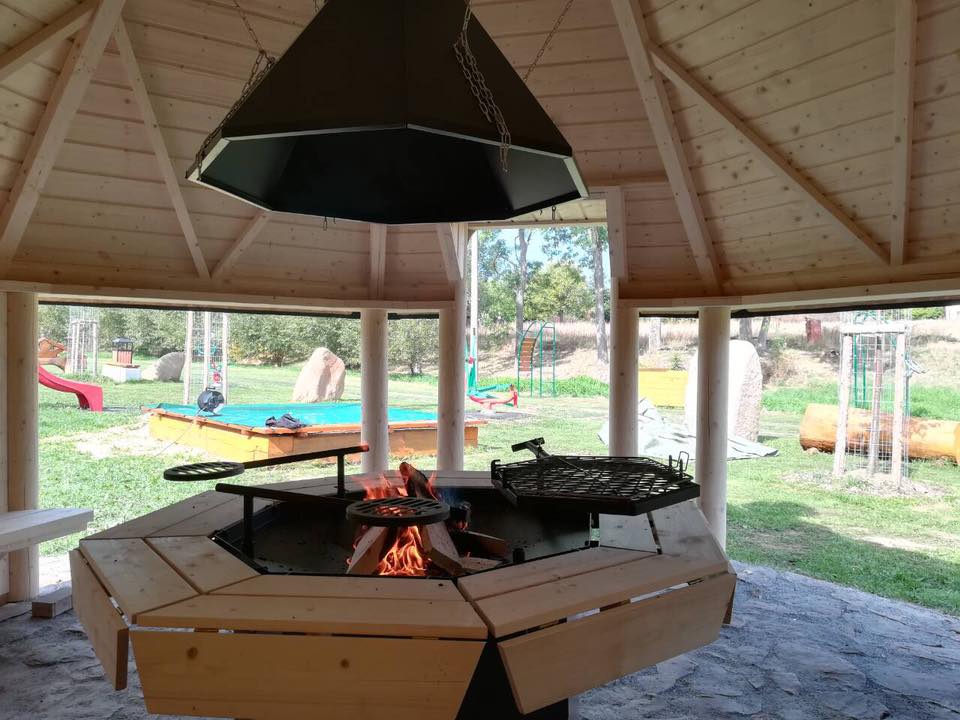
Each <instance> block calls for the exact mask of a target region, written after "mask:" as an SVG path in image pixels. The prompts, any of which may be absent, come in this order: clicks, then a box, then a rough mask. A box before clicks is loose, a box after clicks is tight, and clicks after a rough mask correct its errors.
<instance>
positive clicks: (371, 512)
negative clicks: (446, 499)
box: [347, 497, 450, 527]
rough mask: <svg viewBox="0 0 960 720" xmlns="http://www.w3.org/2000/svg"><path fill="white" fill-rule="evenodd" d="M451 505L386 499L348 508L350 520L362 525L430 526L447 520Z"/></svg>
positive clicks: (428, 501)
mask: <svg viewBox="0 0 960 720" xmlns="http://www.w3.org/2000/svg"><path fill="white" fill-rule="evenodd" d="M449 515H450V506H449V505H447V504H446V503H442V502H440V501H439V500H433V499H430V498H421V497H386V498H377V499H375V500H360V501H359V502H355V503H353V504H352V505H350V506H349V507H348V508H347V517H348V518H350V519H351V520H354V521H355V522H358V523H360V524H361V525H378V526H381V527H399V526H404V525H430V524H432V523H435V522H440V521H441V520H446V519H447V517H449Z"/></svg>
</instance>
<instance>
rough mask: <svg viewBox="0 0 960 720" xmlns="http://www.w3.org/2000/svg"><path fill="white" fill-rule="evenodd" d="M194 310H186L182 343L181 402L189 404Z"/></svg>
mask: <svg viewBox="0 0 960 720" xmlns="http://www.w3.org/2000/svg"><path fill="white" fill-rule="evenodd" d="M194 315H196V311H194V310H187V337H186V339H185V341H184V343H183V404H184V405H190V404H191V403H192V402H193V400H194V399H193V398H192V397H190V375H191V373H192V372H193V318H194Z"/></svg>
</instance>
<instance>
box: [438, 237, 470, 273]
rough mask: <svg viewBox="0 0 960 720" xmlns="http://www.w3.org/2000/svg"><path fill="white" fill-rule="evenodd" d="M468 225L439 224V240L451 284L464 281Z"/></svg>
mask: <svg viewBox="0 0 960 720" xmlns="http://www.w3.org/2000/svg"><path fill="white" fill-rule="evenodd" d="M467 234H468V229H467V223H437V238H438V239H439V240H440V253H441V254H442V255H443V269H444V270H445V271H446V273H447V280H449V281H450V282H451V283H456V282H460V281H461V280H463V262H464V258H465V254H466V243H467Z"/></svg>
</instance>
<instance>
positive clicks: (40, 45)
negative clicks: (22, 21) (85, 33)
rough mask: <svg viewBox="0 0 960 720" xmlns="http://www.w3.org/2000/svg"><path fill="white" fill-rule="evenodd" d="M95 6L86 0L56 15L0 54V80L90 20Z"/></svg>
mask: <svg viewBox="0 0 960 720" xmlns="http://www.w3.org/2000/svg"><path fill="white" fill-rule="evenodd" d="M96 7H97V0H86V2H84V3H82V4H80V5H77V6H76V7H74V8H72V9H71V10H68V11H67V12H65V13H64V14H63V15H61V16H60V17H58V18H57V19H56V20H54V21H53V22H52V23H50V24H49V25H46V26H45V27H43V28H42V29H40V30H37V32H35V33H34V34H33V35H31V36H30V37H28V38H27V39H26V40H24V41H23V42H21V43H18V44H17V45H16V46H15V47H12V48H10V49H9V50H7V51H6V52H5V53H3V54H0V82H3V81H4V80H6V79H7V78H8V77H10V75H12V74H13V73H15V72H16V71H17V70H19V69H20V68H22V67H23V66H24V65H26V64H27V63H30V62H32V61H33V60H35V59H36V58H38V57H39V56H40V55H43V53H45V52H47V50H50V49H51V48H53V47H55V46H56V45H57V43H59V42H62V41H64V40H66V39H67V38H68V37H70V36H71V35H73V34H74V33H76V32H78V31H79V30H80V29H81V28H83V26H84V25H86V24H87V23H88V22H89V20H90V15H91V14H92V13H93V11H94V10H95V9H96Z"/></svg>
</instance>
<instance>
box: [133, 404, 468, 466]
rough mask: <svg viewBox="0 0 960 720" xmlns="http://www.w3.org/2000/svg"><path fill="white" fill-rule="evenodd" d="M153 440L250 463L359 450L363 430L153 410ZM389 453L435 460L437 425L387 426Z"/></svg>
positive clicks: (352, 425) (465, 441) (418, 422)
mask: <svg viewBox="0 0 960 720" xmlns="http://www.w3.org/2000/svg"><path fill="white" fill-rule="evenodd" d="M149 413H150V421H149V427H150V435H151V436H152V437H154V438H156V439H158V440H163V441H166V442H175V443H177V444H180V445H188V446H189V447H195V448H198V449H200V450H206V451H207V452H209V453H211V454H212V455H215V456H217V457H220V458H224V459H226V460H235V461H237V462H249V461H251V460H266V459H269V458H277V457H286V456H287V455H298V454H302V453H310V452H320V451H323V450H333V449H334V448H338V447H350V446H354V445H359V444H360V425H359V424H357V423H347V424H339V425H308V426H307V427H304V428H300V429H299V430H288V429H286V428H269V427H249V426H247V425H238V424H235V423H227V422H223V421H222V420H218V419H217V418H211V417H200V416H196V417H194V416H188V415H183V414H182V413H177V412H171V411H169V410H164V409H162V408H150V409H149ZM484 424H486V423H485V422H484V421H483V420H467V421H466V422H465V423H464V428H463V444H464V447H476V446H477V442H478V438H479V434H480V426H481V425H484ZM387 435H388V438H389V441H390V453H391V454H392V455H395V456H398V457H412V456H416V455H435V454H436V452H437V421H436V420H411V421H400V422H392V423H389V425H388V426H387Z"/></svg>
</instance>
